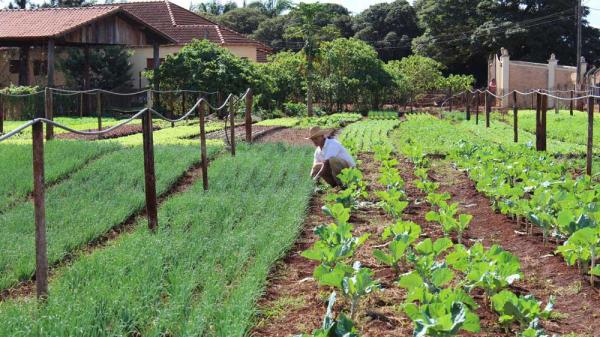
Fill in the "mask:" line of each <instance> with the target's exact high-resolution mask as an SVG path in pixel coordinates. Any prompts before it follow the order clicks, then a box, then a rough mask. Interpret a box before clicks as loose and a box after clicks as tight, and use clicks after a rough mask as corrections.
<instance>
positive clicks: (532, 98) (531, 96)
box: [531, 94, 537, 111]
mask: <svg viewBox="0 0 600 337" xmlns="http://www.w3.org/2000/svg"><path fill="white" fill-rule="evenodd" d="M533 96H535V95H534V94H531V110H533ZM536 111H537V110H536Z"/></svg>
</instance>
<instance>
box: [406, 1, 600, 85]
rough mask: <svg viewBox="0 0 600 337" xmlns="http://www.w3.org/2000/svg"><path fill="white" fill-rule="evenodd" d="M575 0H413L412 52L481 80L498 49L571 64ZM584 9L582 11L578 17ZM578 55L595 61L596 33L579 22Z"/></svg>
mask: <svg viewBox="0 0 600 337" xmlns="http://www.w3.org/2000/svg"><path fill="white" fill-rule="evenodd" d="M576 2H577V1H576V0H510V1H509V0H504V1H497V0H464V1H454V0H416V1H415V3H414V7H415V10H416V12H417V16H418V19H419V24H420V26H421V28H422V29H423V34H422V35H421V36H419V37H418V38H416V39H414V40H413V43H412V47H413V52H415V53H417V54H420V55H425V56H429V57H432V58H434V59H436V60H438V61H440V62H442V63H443V64H444V65H445V66H447V67H448V70H450V71H452V72H459V73H474V74H476V75H478V76H477V77H478V78H480V82H481V79H482V78H485V77H486V74H487V68H486V67H487V59H488V56H489V55H490V54H492V53H498V52H499V50H500V48H501V47H505V48H507V49H508V51H509V53H510V54H511V57H512V58H514V59H519V60H526V61H532V62H544V63H545V62H546V61H547V60H548V57H549V56H550V54H551V53H555V54H556V56H557V58H558V59H559V60H560V61H561V63H562V64H571V65H573V64H575V62H576V60H575V45H576V42H575V41H576V26H575V5H576ZM588 13H589V10H588V9H587V8H586V9H584V15H587V14H588ZM583 39H584V50H583V55H584V56H585V57H586V59H587V60H588V61H591V62H592V63H595V62H597V61H599V60H600V43H598V41H599V40H600V31H599V30H598V29H596V28H593V27H591V26H589V24H588V23H587V21H585V20H584V27H583ZM586 42H587V43H586Z"/></svg>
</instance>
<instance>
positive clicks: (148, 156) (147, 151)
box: [142, 90, 158, 232]
mask: <svg viewBox="0 0 600 337" xmlns="http://www.w3.org/2000/svg"><path fill="white" fill-rule="evenodd" d="M150 107H152V91H150V90H148V108H147V110H146V112H145V113H144V114H142V136H143V148H144V186H145V192H146V213H147V216H148V228H149V229H150V230H151V231H153V232H154V231H156V228H157V227H158V208H157V204H158V203H157V199H156V173H155V170H154V140H153V139H152V138H153V137H152V131H153V127H152V111H151V110H150Z"/></svg>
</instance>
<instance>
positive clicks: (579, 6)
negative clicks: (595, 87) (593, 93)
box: [576, 0, 583, 90]
mask: <svg viewBox="0 0 600 337" xmlns="http://www.w3.org/2000/svg"><path fill="white" fill-rule="evenodd" d="M582 12H583V11H582V7H581V0H577V80H576V86H577V90H580V89H581V88H580V85H581V13H582Z"/></svg>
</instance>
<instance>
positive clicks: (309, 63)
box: [284, 2, 337, 116]
mask: <svg viewBox="0 0 600 337" xmlns="http://www.w3.org/2000/svg"><path fill="white" fill-rule="evenodd" d="M324 9H325V6H324V5H323V4H321V3H318V2H317V3H312V4H307V3H303V2H301V3H300V4H299V5H298V6H297V7H295V8H294V9H293V11H292V13H291V14H292V15H294V16H295V17H297V18H298V21H299V22H298V23H296V24H294V25H292V26H289V27H288V28H287V29H286V33H285V36H287V37H289V38H301V39H302V40H303V41H304V47H303V48H302V51H303V53H304V55H305V56H306V106H307V109H308V115H309V116H312V115H313V91H314V60H315V57H316V56H317V54H318V52H319V46H320V42H321V41H322V40H327V39H331V38H332V37H333V36H335V35H336V34H337V29H336V28H335V26H333V25H327V26H325V27H322V26H320V25H319V24H318V22H319V20H321V19H322V18H323V17H324V16H327V13H325V12H324ZM285 36H284V37H285Z"/></svg>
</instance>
